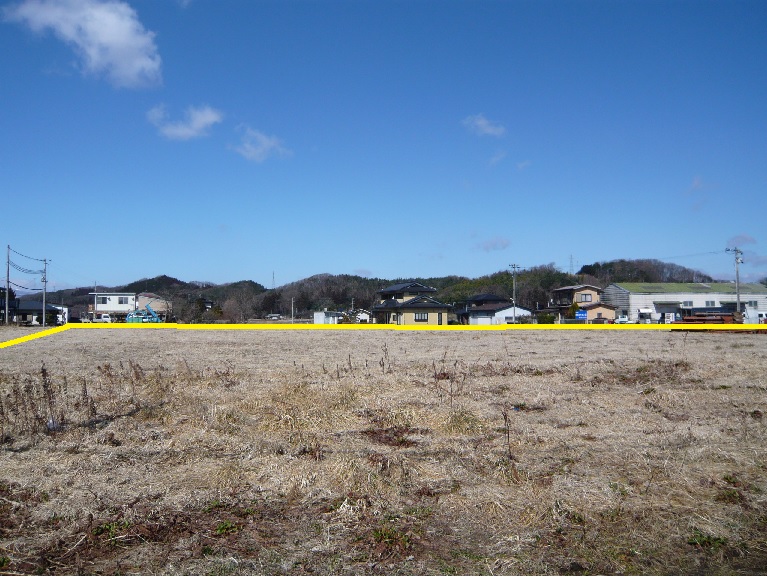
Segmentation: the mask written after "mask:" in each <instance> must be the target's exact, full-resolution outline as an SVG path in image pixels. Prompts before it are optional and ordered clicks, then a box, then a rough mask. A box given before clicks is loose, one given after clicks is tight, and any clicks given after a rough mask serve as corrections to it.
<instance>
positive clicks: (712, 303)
mask: <svg viewBox="0 0 767 577" xmlns="http://www.w3.org/2000/svg"><path fill="white" fill-rule="evenodd" d="M706 306H707V307H715V306H716V301H706Z"/></svg>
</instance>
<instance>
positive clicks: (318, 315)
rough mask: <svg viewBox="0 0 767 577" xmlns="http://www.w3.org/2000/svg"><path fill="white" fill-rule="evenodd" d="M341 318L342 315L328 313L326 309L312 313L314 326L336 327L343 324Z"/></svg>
mask: <svg viewBox="0 0 767 577" xmlns="http://www.w3.org/2000/svg"><path fill="white" fill-rule="evenodd" d="M343 318H344V313H339V312H337V311H329V310H328V309H325V310H324V311H315V312H314V324H315V325H337V324H339V323H342V322H343Z"/></svg>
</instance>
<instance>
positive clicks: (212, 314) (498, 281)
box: [21, 259, 713, 321]
mask: <svg viewBox="0 0 767 577" xmlns="http://www.w3.org/2000/svg"><path fill="white" fill-rule="evenodd" d="M411 280H412V281H416V282H420V283H422V284H425V285H427V286H431V287H434V288H436V289H437V293H436V295H435V298H437V299H439V300H441V301H442V302H445V303H447V304H456V303H460V302H462V301H464V300H466V299H467V298H469V297H470V296H472V295H475V294H480V293H493V294H496V295H498V296H499V297H502V298H505V299H512V298H513V297H514V296H516V302H517V304H519V305H520V306H522V307H527V308H530V309H537V308H544V307H545V306H546V305H547V303H548V299H549V298H550V292H551V290H553V289H555V288H558V287H561V286H569V285H573V284H593V285H596V286H600V287H604V286H606V285H607V284H610V283H611V282H712V281H713V279H712V278H711V277H710V276H708V275H705V274H704V273H701V272H699V271H695V270H692V269H688V268H686V267H682V266H679V265H676V264H670V263H664V262H661V261H657V260H652V259H638V260H624V259H620V260H614V261H607V262H597V263H594V264H591V265H585V266H583V267H582V268H581V269H580V270H579V271H578V273H577V274H574V275H572V274H568V273H565V272H562V271H560V270H558V269H557V268H556V267H555V266H554V264H553V263H550V264H545V265H540V266H535V267H530V268H528V269H524V270H521V271H518V272H517V273H516V275H512V273H511V272H510V271H508V270H502V271H498V272H495V273H492V274H488V275H484V276H480V277H477V278H473V279H472V278H469V277H464V276H457V275H450V276H443V277H426V278H395V279H382V278H368V277H362V276H357V275H347V274H340V275H333V274H327V273H323V274H316V275H313V276H310V277H307V278H305V279H301V280H298V281H295V282H291V283H288V284H285V285H282V286H279V287H276V288H274V289H267V288H266V287H264V286H263V285H262V284H259V283H257V282H255V281H252V280H241V281H236V282H231V283H224V284H213V283H208V282H200V281H192V282H187V281H182V280H180V279H177V278H174V277H171V276H168V275H160V276H157V277H154V278H144V279H140V280H137V281H134V282H131V283H128V284H126V285H121V286H116V287H103V286H99V287H98V289H99V291H103V292H129V293H142V292H150V293H154V294H157V295H158V296H159V297H161V298H163V299H166V300H168V301H171V302H172V303H173V311H174V314H175V315H176V316H177V318H178V319H180V320H187V321H200V320H216V319H223V320H232V321H245V320H247V319H249V318H262V317H263V316H264V315H266V314H268V313H280V314H283V315H290V314H291V313H292V314H293V315H295V316H296V317H300V316H307V315H310V314H311V312H312V311H315V310H322V309H325V308H327V309H330V310H333V309H343V310H345V309H350V308H361V309H369V308H370V307H371V306H372V305H373V304H374V302H375V297H376V292H377V291H379V290H380V289H382V288H384V287H386V286H389V285H392V284H395V283H398V282H403V281H411ZM93 290H94V289H93V287H81V288H76V289H65V290H59V291H54V292H50V293H48V295H47V300H48V302H50V303H63V304H65V305H68V306H70V307H71V308H73V309H74V312H75V314H74V315H73V316H77V312H78V310H85V309H87V307H88V305H89V304H90V299H91V297H89V293H91V292H93ZM21 298H23V299H24V300H40V294H39V293H36V294H33V295H26V296H24V297H21Z"/></svg>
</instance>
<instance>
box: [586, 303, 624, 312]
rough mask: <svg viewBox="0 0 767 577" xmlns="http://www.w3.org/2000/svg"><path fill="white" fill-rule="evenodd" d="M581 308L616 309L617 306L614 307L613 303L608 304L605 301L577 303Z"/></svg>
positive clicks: (587, 309)
mask: <svg viewBox="0 0 767 577" xmlns="http://www.w3.org/2000/svg"><path fill="white" fill-rule="evenodd" d="M578 306H579V307H580V309H581V310H584V311H590V310H592V309H598V308H605V309H610V310H611V311H614V310H616V309H617V308H618V307H615V306H613V305H608V304H607V303H590V304H587V305H578Z"/></svg>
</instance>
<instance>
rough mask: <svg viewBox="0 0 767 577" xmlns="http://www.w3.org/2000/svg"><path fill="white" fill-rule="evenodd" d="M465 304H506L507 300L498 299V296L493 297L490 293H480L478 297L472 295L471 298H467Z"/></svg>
mask: <svg viewBox="0 0 767 577" xmlns="http://www.w3.org/2000/svg"><path fill="white" fill-rule="evenodd" d="M466 301H467V302H470V303H473V302H478V301H479V302H496V303H508V302H509V299H505V298H503V297H499V296H498V295H494V294H492V293H482V294H479V295H474V296H473V297H469V298H467V299H466Z"/></svg>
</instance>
